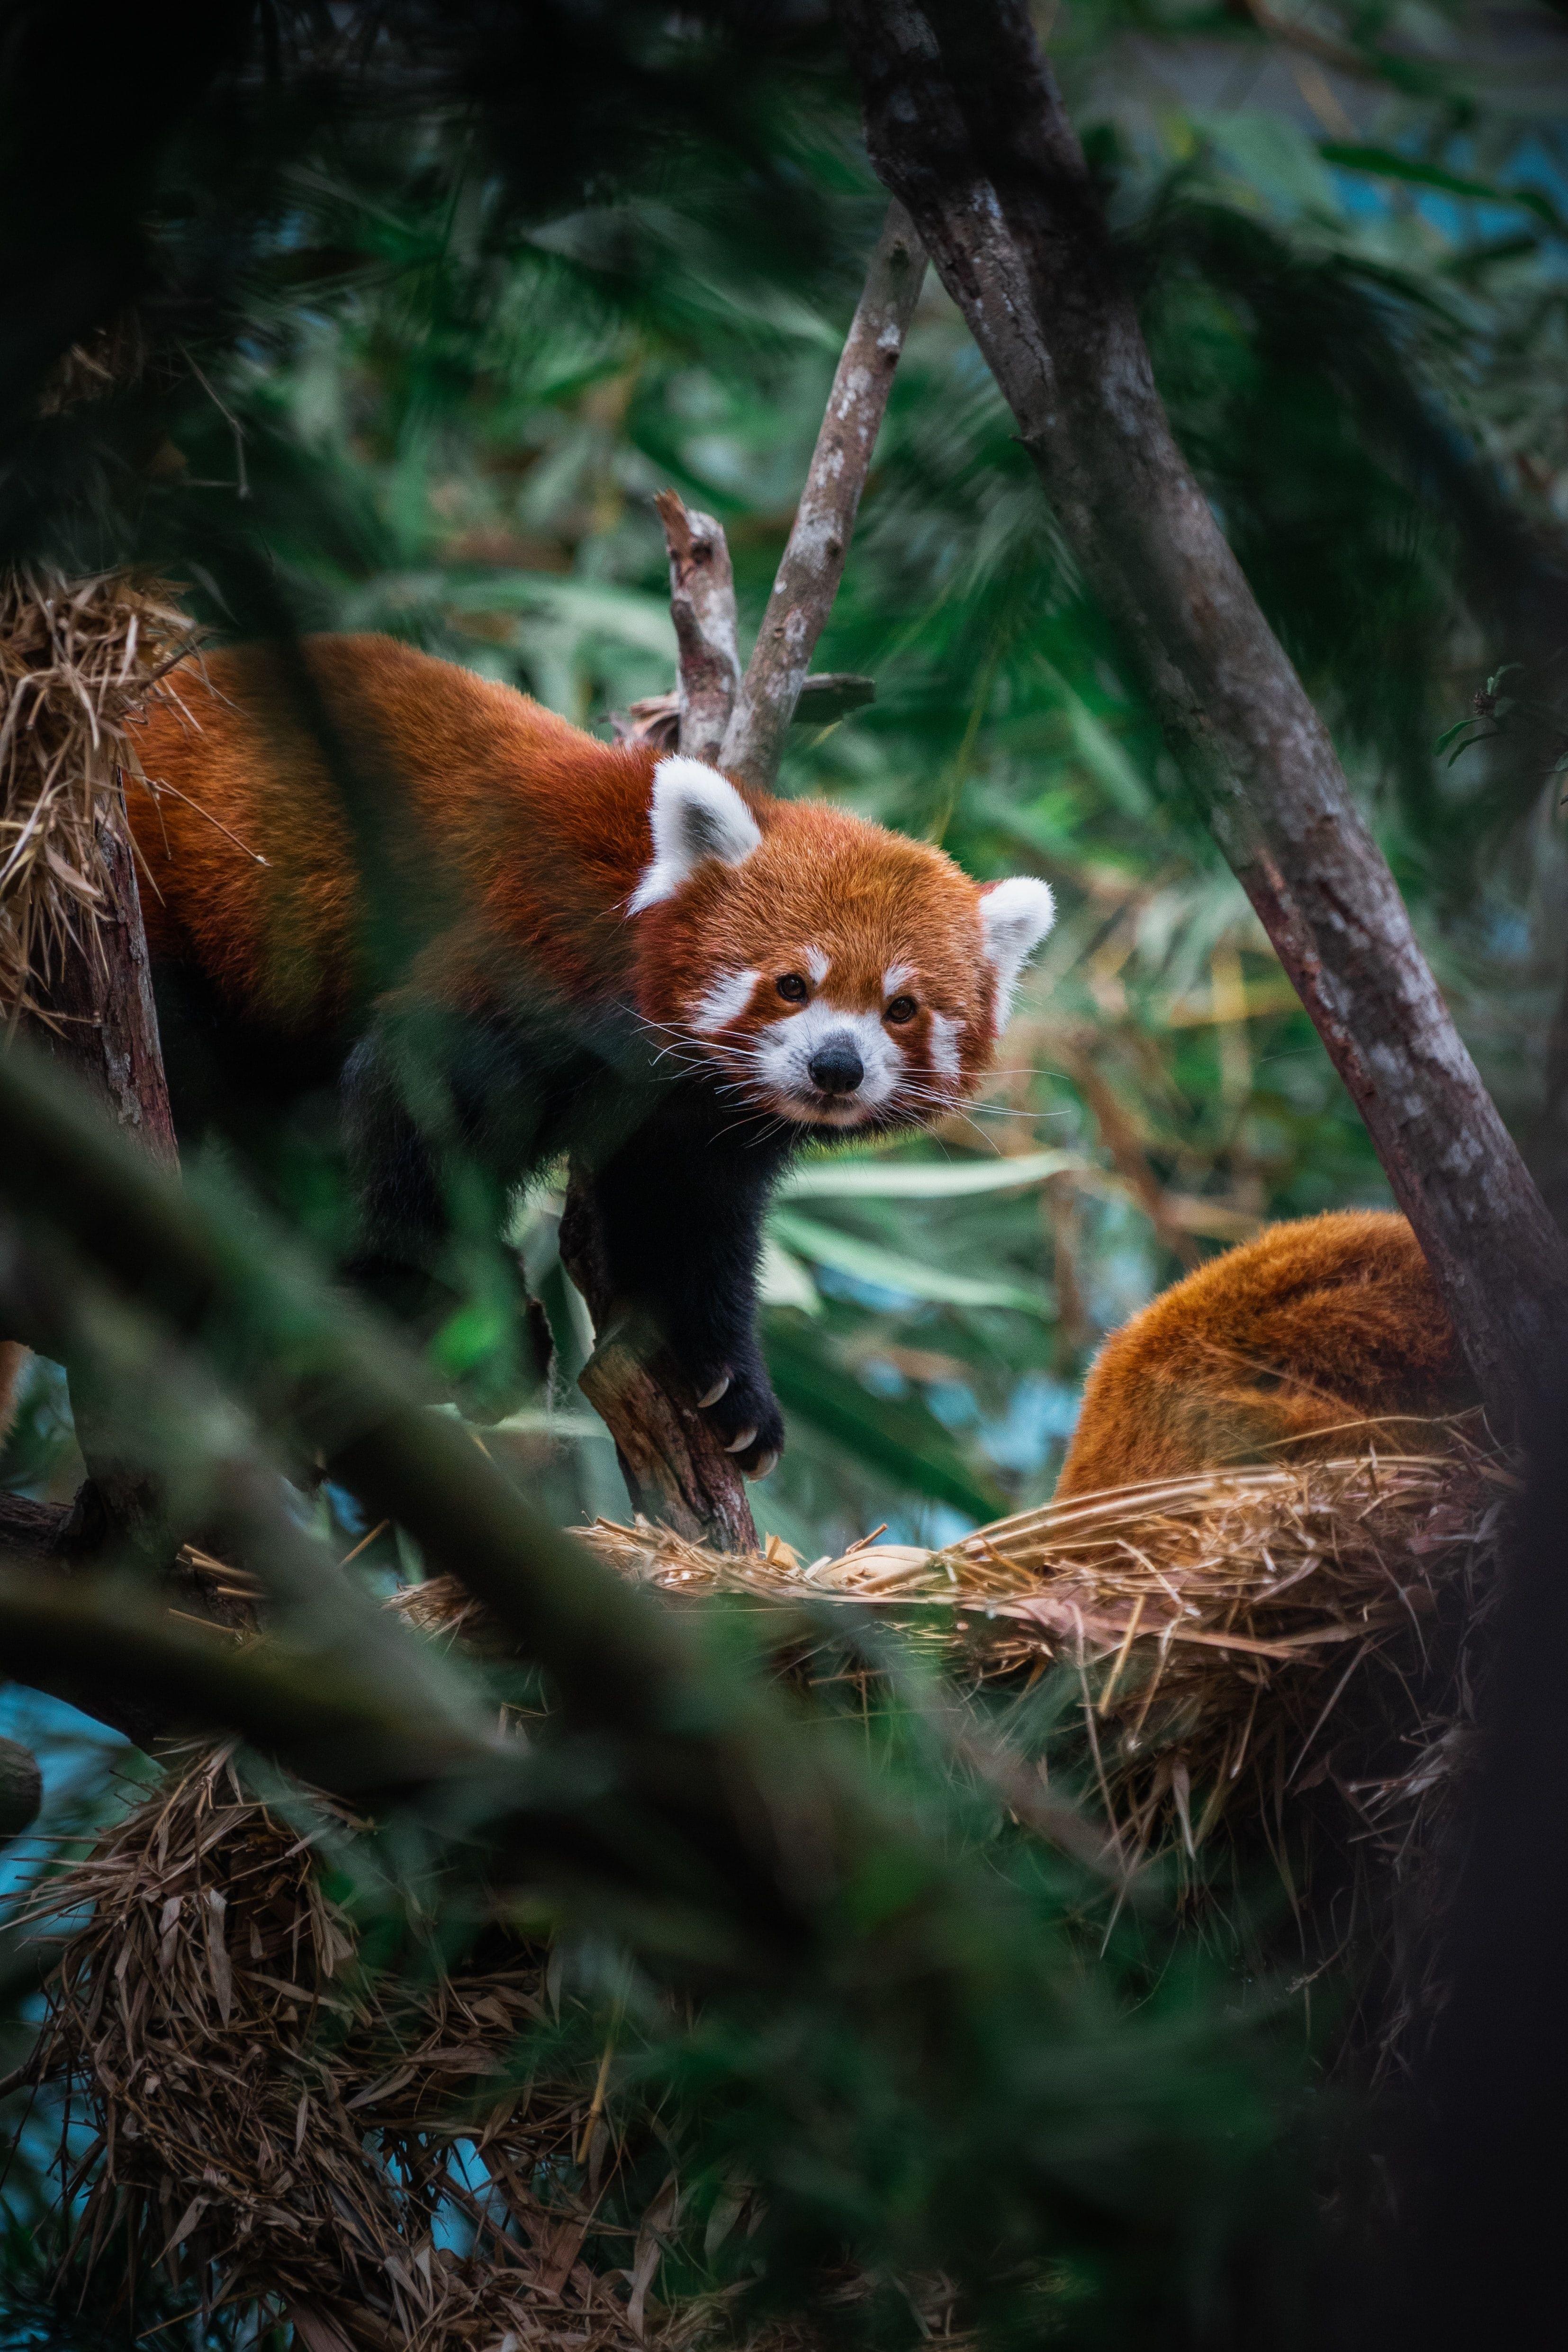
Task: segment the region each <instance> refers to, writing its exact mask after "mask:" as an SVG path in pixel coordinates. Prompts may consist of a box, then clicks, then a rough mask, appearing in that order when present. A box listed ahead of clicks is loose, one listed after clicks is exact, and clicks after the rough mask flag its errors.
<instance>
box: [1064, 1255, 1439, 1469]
mask: <svg viewBox="0 0 1568 2352" xmlns="http://www.w3.org/2000/svg"><path fill="white" fill-rule="evenodd" d="M1476 1401H1477V1400H1476V1389H1475V1383H1474V1381H1473V1379H1472V1377H1471V1375H1470V1373H1469V1371H1468V1368H1467V1366H1466V1364H1465V1360H1464V1357H1463V1355H1462V1354H1461V1352H1460V1349H1459V1343H1458V1339H1457V1338H1456V1337H1455V1333H1454V1327H1453V1325H1452V1323H1451V1322H1450V1321H1449V1319H1448V1315H1447V1309H1446V1307H1444V1305H1443V1301H1442V1297H1441V1295H1440V1294H1439V1292H1438V1289H1437V1285H1436V1282H1435V1281H1434V1279H1433V1277H1432V1273H1431V1269H1430V1268H1429V1267H1428V1265H1427V1264H1426V1258H1425V1257H1424V1256H1423V1255H1422V1253H1421V1247H1420V1244H1419V1243H1418V1242H1417V1241H1416V1239H1415V1234H1414V1233H1413V1232H1412V1231H1411V1229H1410V1227H1409V1225H1408V1224H1407V1223H1406V1222H1405V1219H1404V1218H1403V1217H1400V1216H1395V1215H1394V1213H1392V1212H1391V1211H1388V1210H1382V1209H1340V1210H1331V1211H1329V1212H1328V1213H1326V1214H1325V1215H1323V1216H1320V1217H1305V1218H1301V1219H1299V1220H1296V1221H1294V1222H1292V1223H1289V1224H1280V1225H1271V1226H1269V1227H1268V1230H1267V1231H1266V1232H1264V1233H1261V1234H1258V1237H1257V1239H1256V1240H1254V1241H1250V1242H1245V1243H1243V1244H1241V1246H1240V1247H1239V1248H1237V1249H1232V1250H1226V1251H1225V1252H1224V1253H1223V1255H1220V1256H1219V1257H1215V1258H1211V1259H1210V1260H1209V1262H1208V1264H1207V1265H1202V1266H1199V1268H1198V1269H1197V1271H1196V1273H1194V1274H1189V1275H1188V1276H1186V1277H1185V1279H1184V1281H1181V1282H1178V1283H1174V1284H1173V1286H1171V1288H1170V1289H1169V1290H1165V1291H1162V1292H1161V1294H1160V1296H1159V1297H1157V1298H1155V1299H1152V1301H1151V1302H1150V1304H1149V1305H1148V1306H1147V1307H1144V1308H1143V1310H1142V1313H1141V1314H1139V1315H1135V1316H1133V1318H1132V1319H1131V1322H1129V1323H1125V1324H1123V1325H1122V1327H1121V1330H1119V1331H1113V1332H1112V1333H1111V1335H1110V1339H1107V1341H1106V1343H1105V1345H1104V1347H1103V1348H1102V1349H1100V1355H1099V1356H1098V1358H1097V1359H1096V1360H1095V1363H1094V1366H1093V1369H1092V1370H1091V1371H1090V1373H1089V1381H1088V1384H1087V1386H1086V1387H1085V1390H1084V1397H1083V1409H1082V1411H1081V1412H1080V1413H1079V1423H1078V1427H1077V1429H1076V1430H1075V1431H1074V1433H1073V1437H1072V1442H1071V1444H1070V1445H1069V1446H1068V1455H1067V1460H1066V1461H1065V1463H1064V1464H1063V1465H1062V1473H1061V1476H1060V1477H1059V1478H1058V1481H1057V1497H1058V1500H1063V1501H1065V1500H1066V1499H1067V1498H1068V1497H1069V1496H1080V1495H1089V1494H1096V1493H1099V1492H1100V1490H1101V1489H1102V1488H1104V1487H1108V1486H1134V1485H1141V1484H1142V1483H1143V1482H1144V1481H1145V1480H1149V1479H1163V1478H1184V1477H1188V1476H1190V1475H1193V1474H1194V1473H1195V1472H1197V1471H1203V1470H1215V1469H1223V1468H1226V1467H1233V1466H1235V1465H1239V1464H1242V1463H1256V1462H1292V1461H1299V1460H1300V1459H1302V1458H1303V1457H1310V1456H1313V1455H1324V1454H1336V1453H1345V1452H1351V1453H1353V1452H1356V1451H1359V1450H1361V1449H1363V1448H1364V1446H1365V1445H1366V1444H1368V1443H1369V1442H1376V1443H1380V1444H1383V1445H1384V1446H1385V1447H1386V1448H1387V1449H1388V1450H1389V1451H1391V1452H1395V1453H1397V1452H1399V1451H1400V1450H1402V1448H1408V1447H1410V1446H1411V1445H1412V1444H1415V1445H1421V1444H1426V1443H1428V1442H1429V1440H1430V1431H1429V1430H1428V1431H1423V1430H1422V1428H1421V1426H1420V1424H1421V1423H1423V1422H1429V1421H1430V1420H1432V1419H1433V1418H1435V1417H1437V1416H1441V1415H1444V1414H1447V1413H1452V1412H1460V1411H1462V1410H1464V1409H1465V1408H1466V1407H1468V1406H1469V1405H1472V1404H1474V1403H1475V1402H1476ZM1368 1423H1372V1424H1374V1427H1373V1428H1372V1429H1369V1428H1368V1426H1367V1424H1368Z"/></svg>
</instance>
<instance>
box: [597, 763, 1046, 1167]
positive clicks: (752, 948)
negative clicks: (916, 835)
mask: <svg viewBox="0 0 1568 2352" xmlns="http://www.w3.org/2000/svg"><path fill="white" fill-rule="evenodd" d="M650 823H651V830H652V835H653V856H652V859H651V861H650V862H649V864H648V866H647V867H646V869H645V871H644V873H643V875H642V877H641V878H640V880H639V881H638V884H637V888H636V890H635V891H634V892H633V894H632V897H631V898H630V900H629V902H628V918H629V919H632V920H635V921H636V923H637V995H638V1004H639V1010H640V1011H641V1012H642V1013H643V1014H644V1016H645V1018H647V1020H648V1021H649V1022H650V1023H651V1024H654V1025H655V1026H656V1027H657V1029H658V1032H659V1034H660V1036H661V1039H662V1040H663V1043H664V1045H666V1046H668V1048H669V1050H670V1051H671V1053H672V1055H683V1056H684V1058H685V1059H686V1061H687V1062H688V1063H692V1062H704V1063H706V1064H708V1065H709V1066H710V1067H711V1068H713V1069H714V1070H715V1071H716V1072H717V1073H718V1074H719V1075H720V1076H721V1078H722V1080H723V1081H724V1083H725V1084H726V1086H727V1087H729V1088H730V1089H731V1091H732V1094H733V1097H734V1100H735V1103H736V1109H737V1117H738V1118H739V1117H741V1116H742V1115H743V1112H744V1110H745V1109H746V1108H747V1107H750V1108H753V1109H754V1110H755V1111H756V1112H757V1113H758V1114H759V1115H768V1116H772V1117H773V1118H785V1119H789V1120H791V1121H794V1122H797V1123H799V1124H800V1125H803V1126H808V1127H819V1128H823V1129H828V1130H837V1131H838V1132H841V1133H842V1132H845V1131H847V1130H855V1129H859V1130H867V1129H886V1128H893V1127H899V1126H910V1125H918V1124H925V1123H928V1122H929V1121H931V1120H932V1119H937V1118H942V1116H943V1115H944V1114H945V1113H946V1112H948V1111H950V1110H952V1108H955V1107H956V1105H957V1104H958V1103H959V1102H961V1101H962V1100H963V1097H964V1096H965V1095H967V1094H970V1093H972V1092H973V1089H974V1087H976V1086H977V1085H978V1083H979V1081H980V1079H981V1077H982V1076H984V1072H985V1070H986V1068H987V1066H989V1063H990V1060H991V1055H992V1050H993V1047H994V1044H995V1040H996V1036H997V1034H998V1032H999V1031H1000V1029H1001V1027H1002V1025H1003V1024H1004V1023H1005V1020H1006V1017H1007V1012H1008V1009H1009V1006H1010V1003H1011V1000H1012V994H1013V989H1014V986H1015V984H1016V980H1017V977H1018V974H1019V971H1021V969H1022V967H1023V964H1024V962H1025V961H1026V958H1027V957H1028V955H1029V954H1030V952H1031V951H1032V950H1033V949H1034V948H1036V947H1037V945H1038V943H1039V941H1040V940H1042V939H1043V938H1044V937H1045V934H1046V932H1047V929H1049V927H1050V923H1051V919H1052V914H1053V908H1052V903H1051V894H1050V891H1049V889H1048V888H1047V886H1046V884H1045V883H1043V882H1039V881H1036V880H1033V879H1031V878H1020V879H1017V880H1014V881H1009V882H1001V883H997V884H994V886H993V887H991V888H990V889H989V890H985V891H982V890H980V889H978V888H977V887H976V886H975V885H974V884H973V882H971V881H970V880H969V879H968V877H966V876H965V875H963V873H961V872H960V870H959V868H958V867H957V866H954V865H953V863H952V860H951V858H948V857H945V856H942V852H941V851H940V850H936V849H932V848H930V847H928V846H927V845H924V844H923V843H921V842H914V841H908V840H905V839H903V838H902V837H901V836H900V835H896V834H891V833H887V832H885V831H883V829H882V828H881V827H880V826H879V825H873V824H867V823H866V822H865V821H864V820H863V819H861V818H858V817H853V816H847V815H846V814H843V813H841V812H840V811H838V810H837V809H832V808H828V807H826V806H824V805H823V804H821V803H799V802H786V801H776V802H771V803H770V802H763V801H762V800H760V799H759V800H758V801H756V802H754V803H748V802H747V800H746V799H744V798H742V794H741V793H739V792H738V791H737V790H736V789H735V787H734V786H733V785H732V784H731V783H730V782H728V781H727V780H726V779H725V778H724V777H722V776H721V775H720V774H718V772H716V771H715V770H713V769H711V768H705V767H703V766H701V765H700V763H699V762H697V761H692V760H685V759H669V760H664V761H660V762H659V765H658V768H657V769H656V771H655V773H654V789H653V803H652V809H651V812H650Z"/></svg>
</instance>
